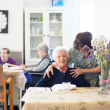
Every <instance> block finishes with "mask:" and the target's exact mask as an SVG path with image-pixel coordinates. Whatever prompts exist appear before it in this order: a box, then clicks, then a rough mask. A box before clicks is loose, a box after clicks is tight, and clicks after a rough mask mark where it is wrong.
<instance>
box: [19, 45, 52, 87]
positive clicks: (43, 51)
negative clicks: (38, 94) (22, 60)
mask: <svg viewBox="0 0 110 110" xmlns="http://www.w3.org/2000/svg"><path fill="white" fill-rule="evenodd" d="M37 48H38V55H39V56H40V58H41V59H42V60H41V61H40V62H39V63H38V64H34V65H23V64H22V65H21V66H20V68H21V69H22V70H25V71H26V73H25V76H26V78H27V83H26V87H27V88H28V87H29V86H31V87H33V86H35V84H36V80H39V79H40V78H41V77H42V76H41V75H36V74H34V73H38V72H40V73H44V71H45V70H46V69H47V67H48V66H49V65H50V64H51V63H52V59H51V58H50V56H49V54H48V50H49V48H48V46H47V45H46V44H45V43H40V44H39V45H38V47H37ZM31 73H32V75H31Z"/></svg>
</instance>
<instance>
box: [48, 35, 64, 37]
mask: <svg viewBox="0 0 110 110" xmlns="http://www.w3.org/2000/svg"><path fill="white" fill-rule="evenodd" d="M49 36H50V37H55V36H59V37H62V35H49Z"/></svg>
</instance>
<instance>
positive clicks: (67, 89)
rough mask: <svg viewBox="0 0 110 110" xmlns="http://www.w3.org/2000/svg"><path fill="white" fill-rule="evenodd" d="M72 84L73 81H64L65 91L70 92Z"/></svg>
mask: <svg viewBox="0 0 110 110" xmlns="http://www.w3.org/2000/svg"><path fill="white" fill-rule="evenodd" d="M70 84H71V82H62V85H63V93H69V92H70Z"/></svg>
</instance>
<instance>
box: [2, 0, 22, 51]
mask: <svg viewBox="0 0 110 110" xmlns="http://www.w3.org/2000/svg"><path fill="white" fill-rule="evenodd" d="M0 10H8V11H9V13H8V33H7V34H2V33H0V49H1V48H3V47H7V48H9V49H10V50H11V51H23V1H22V0H0Z"/></svg>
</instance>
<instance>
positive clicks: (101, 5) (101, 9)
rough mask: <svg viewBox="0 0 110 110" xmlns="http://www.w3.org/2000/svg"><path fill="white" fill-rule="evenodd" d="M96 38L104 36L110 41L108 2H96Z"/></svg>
mask: <svg viewBox="0 0 110 110" xmlns="http://www.w3.org/2000/svg"><path fill="white" fill-rule="evenodd" d="M95 25H96V30H95V33H96V36H95V37H99V36H100V35H104V36H105V37H106V38H107V41H110V0H96V23H95Z"/></svg>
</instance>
